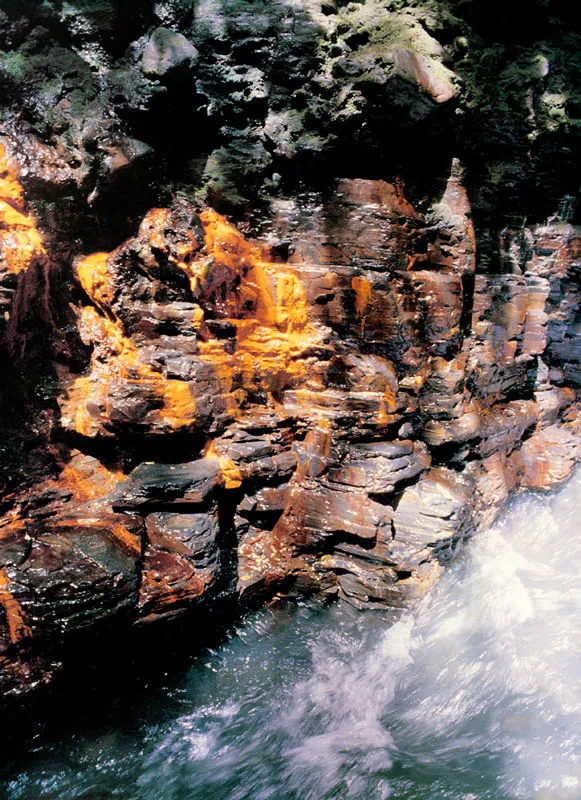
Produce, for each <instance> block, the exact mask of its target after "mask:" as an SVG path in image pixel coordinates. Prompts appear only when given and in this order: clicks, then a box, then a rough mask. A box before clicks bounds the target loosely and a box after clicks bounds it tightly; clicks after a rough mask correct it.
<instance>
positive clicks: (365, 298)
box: [351, 275, 371, 333]
mask: <svg viewBox="0 0 581 800" xmlns="http://www.w3.org/2000/svg"><path fill="white" fill-rule="evenodd" d="M351 288H352V289H353V291H354V292H355V313H356V314H357V318H358V319H360V320H361V333H363V331H364V330H365V315H366V313H367V307H368V306H369V301H370V300H371V284H370V283H369V281H368V280H367V278H364V277H363V276H362V275H356V276H355V277H354V278H352V279H351Z"/></svg>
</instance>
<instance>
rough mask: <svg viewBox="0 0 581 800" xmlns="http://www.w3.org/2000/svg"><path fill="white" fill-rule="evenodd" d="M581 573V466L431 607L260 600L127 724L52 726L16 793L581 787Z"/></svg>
mask: <svg viewBox="0 0 581 800" xmlns="http://www.w3.org/2000/svg"><path fill="white" fill-rule="evenodd" d="M580 584H581V473H580V474H578V475H577V476H576V477H575V478H574V479H573V480H572V481H570V482H569V484H568V485H567V486H566V487H565V488H564V489H562V490H561V491H560V492H559V493H558V494H556V495H554V496H543V497H541V496H538V495H527V496H523V497H521V498H519V499H517V500H516V501H515V502H514V503H513V504H512V505H511V506H510V508H509V509H508V511H507V512H506V513H505V514H504V516H503V518H502V520H501V521H500V522H499V523H498V524H497V525H496V526H495V527H494V528H492V529H491V530H489V531H488V532H486V533H484V534H481V535H479V536H477V537H475V538H474V539H473V540H472V541H471V542H469V543H468V544H467V545H466V547H465V549H464V552H463V554H462V555H461V556H460V557H459V558H458V560H457V561H456V562H455V563H454V564H453V565H452V566H451V567H449V569H448V570H447V572H446V573H445V575H444V577H443V578H442V580H441V581H440V582H439V583H438V585H437V586H436V587H435V589H434V590H433V591H432V593H431V595H430V596H429V597H427V598H426V599H425V600H424V601H422V603H421V604H420V606H419V608H417V609H416V610H415V611H414V613H413V614H406V615H404V616H402V617H400V618H399V619H398V620H397V621H396V622H395V624H389V620H388V618H387V617H386V616H385V615H384V614H382V613H380V612H368V613H363V614H362V613H359V612H356V611H355V610H353V609H351V608H350V607H348V606H347V605H345V604H339V605H334V606H331V607H323V606H321V605H319V604H315V603H312V604H311V603H304V604H300V605H299V606H298V607H297V608H295V609H290V608H285V609H265V610H262V611H259V612H257V613H255V614H253V615H251V616H249V617H248V618H246V619H245V620H244V621H243V622H242V623H240V624H239V625H238V626H237V627H236V628H234V629H233V630H232V631H231V632H230V634H229V635H228V637H227V639H226V641H225V642H224V643H223V644H222V645H221V646H219V647H217V648H216V649H215V650H208V651H206V652H204V654H203V655H202V656H200V657H198V658H196V659H195V660H193V661H192V662H191V664H190V665H189V667H188V668H187V670H184V671H182V672H181V673H180V674H179V675H178V676H174V677H173V678H172V679H169V678H168V680H167V681H165V683H164V685H163V686H159V687H157V688H156V690H155V691H153V692H150V693H149V694H148V696H147V698H145V699H143V700H142V701H141V702H140V703H138V704H134V705H133V707H128V708H126V709H125V713H124V715H123V721H122V724H120V723H119V720H118V716H119V715H117V718H116V722H115V725H110V724H109V723H107V721H106V717H107V715H106V713H105V714H103V719H101V720H100V721H99V722H98V723H96V724H94V725H91V726H90V730H87V729H85V728H84V727H83V726H73V730H72V731H71V730H68V732H67V733H62V732H61V733H60V734H59V735H58V736H56V735H55V736H53V737H52V738H50V737H49V738H45V739H43V740H42V741H41V742H40V743H39V744H38V745H37V746H36V747H34V748H33V751H32V752H31V753H30V754H29V755H28V756H27V759H26V761H25V762H24V765H23V764H22V763H21V764H20V765H19V767H18V768H16V767H14V768H12V769H10V768H9V769H8V770H7V771H5V772H4V773H3V777H2V778H0V796H2V797H6V798H7V800H45V799H48V798H50V799H51V800H57V798H58V800H73V798H74V800H105V798H123V800H327V798H341V800H343V798H345V799H348V798H356V799H357V800H383V799H387V798H397V800H404V799H405V800H440V799H441V800H444V798H446V800H485V799H486V800H517V799H518V800H520V798H535V800H579V798H581V585H580ZM160 658H163V656H162V655H160Z"/></svg>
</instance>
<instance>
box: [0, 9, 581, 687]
mask: <svg viewBox="0 0 581 800" xmlns="http://www.w3.org/2000/svg"><path fill="white" fill-rule="evenodd" d="M509 6H510V7H509ZM490 7H491V4H490V3H486V4H484V3H481V2H476V1H475V2H471V3H465V2H460V0H445V2H436V1H435V0H417V2H416V0H413V1H412V0H410V1H409V2H407V0H401V2H400V0H398V2H392V1H391V0H360V1H359V2H355V3H347V2H343V0H293V2H285V3H281V2H279V0H261V2H260V3H258V2H250V0H223V1H222V0H221V2H219V3H218V2H215V0H194V2H190V1H189V0H187V1H186V0H184V2H182V0H160V1H159V2H155V3H153V2H151V3H150V2H143V3H138V4H127V3H120V2H117V1H116V0H99V2H92V0H87V1H86V2H83V3H75V2H70V3H63V2H61V1H60V0H54V1H52V0H51V2H44V3H37V2H32V1H31V2H29V1H28V0H23V2H21V3H8V4H5V9H3V10H0V89H2V92H1V93H0V94H1V98H0V367H1V368H2V371H3V376H4V378H3V384H2V386H1V387H0V424H1V426H2V427H1V430H2V436H1V437H0V456H1V458H0V486H1V487H2V497H1V498H0V501H1V502H0V691H1V692H2V693H3V696H4V697H5V698H13V699H15V700H16V701H18V699H19V698H20V697H21V696H24V695H26V694H27V693H28V692H30V691H33V690H35V689H38V688H40V687H42V686H43V685H45V684H50V683H51V680H52V678H53V677H54V675H55V674H56V673H57V672H58V671H59V670H60V669H61V668H62V665H63V664H65V665H66V662H67V657H68V654H70V653H71V652H72V651H74V650H75V648H77V650H82V647H83V646H84V644H86V643H87V642H88V641H96V642H98V643H101V642H102V643H103V647H107V643H111V642H112V641H113V639H114V637H117V641H119V638H118V637H126V636H127V635H128V634H129V633H130V632H131V631H134V630H141V631H146V630H149V629H150V628H151V624H153V623H155V624H157V623H163V622H164V621H169V620H175V619H179V618H183V619H186V618H187V617H186V615H187V614H190V615H192V618H193V615H194V614H195V615H197V616H196V619H206V620H208V619H213V617H212V615H213V614H217V613H233V612H236V611H239V610H241V609H246V608H248V607H250V606H252V605H253V604H256V603H260V602H264V601H266V600H269V599H271V598H273V597H274V596H285V597H289V596H297V595H300V594H302V593H307V592H314V593H318V594H319V595H322V596H325V597H328V598H336V597H339V598H341V599H343V600H345V601H347V602H349V603H351V604H352V605H354V606H355V607H357V608H394V607H400V606H402V605H403V604H405V603H407V602H409V601H411V600H413V599H414V598H417V597H420V596H421V595H422V594H423V593H424V592H425V591H426V590H427V589H428V588H429V586H430V585H431V584H432V582H433V581H434V580H435V579H436V578H437V577H438V575H439V574H440V572H441V570H442V565H443V564H444V562H445V561H446V560H447V559H448V558H450V557H451V556H452V555H453V554H454V553H455V551H456V550H457V548H458V546H459V545H460V544H461V542H462V541H463V540H464V539H465V538H466V537H467V536H469V535H470V534H471V533H472V532H473V531H474V530H476V529H477V528H479V527H482V526H484V525H489V524H490V523H491V522H492V521H493V520H494V519H495V517H496V515H497V514H498V512H499V511H500V509H501V508H502V506H503V505H504V504H505V503H506V501H507V500H508V499H509V497H510V496H511V495H512V494H514V493H515V492H516V491H518V490H519V488H531V489H535V490H539V489H547V488H549V487H551V486H552V485H554V484H555V483H558V482H560V481H562V480H564V479H566V478H567V476H568V475H570V474H571V472H572V470H573V468H574V466H575V464H576V463H577V461H579V459H580V458H581V422H580V416H579V407H578V405H577V391H578V388H579V386H580V385H581V345H580V344H579V341H580V340H579V336H578V332H579V313H580V302H581V301H580V294H579V279H580V275H581V228H579V227H576V226H575V225H574V224H572V223H573V222H574V221H575V219H576V214H577V212H576V209H575V202H576V199H575V196H574V195H575V192H577V188H578V186H579V182H580V177H579V176H580V175H581V169H580V162H579V157H578V153H579V152H581V151H580V150H579V136H580V133H579V132H580V131H581V126H580V125H579V119H578V118H577V117H578V115H579V108H581V84H580V81H579V75H581V68H580V67H579V56H578V54H579V52H580V43H581V34H580V33H579V32H578V31H577V30H576V28H575V25H574V24H573V22H572V20H571V15H570V14H569V12H568V11H567V10H566V9H565V7H564V5H563V4H562V3H560V2H558V0H546V1H544V2H542V3H529V4H527V7H526V9H525V8H524V4H523V3H520V2H518V3H513V4H504V7H503V9H502V12H503V13H502V14H492V15H491V12H490V10H489V9H490ZM492 8H493V9H496V10H498V8H499V7H498V4H497V3H496V2H495V3H492ZM492 20H493V24H490V22H491V21H492ZM516 23H518V24H516ZM515 36H516V37H517V38H516V41H515Z"/></svg>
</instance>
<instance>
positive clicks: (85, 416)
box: [69, 209, 364, 482]
mask: <svg viewBox="0 0 581 800" xmlns="http://www.w3.org/2000/svg"><path fill="white" fill-rule="evenodd" d="M168 214H169V211H167V210H165V209H154V210H153V211H151V212H149V214H148V215H147V216H146V217H145V219H144V221H143V223H142V225H141V228H140V232H141V234H143V232H144V231H146V232H147V234H148V235H149V236H150V242H151V245H152V248H155V249H163V248H165V249H166V251H167V248H168V245H167V244H166V240H165V239H164V238H163V231H164V230H165V229H166V227H167V217H168ZM200 217H201V221H202V225H203V228H204V238H205V247H204V248H203V249H202V250H200V247H199V244H198V242H197V240H196V239H195V238H194V236H193V234H192V236H191V241H190V242H184V243H182V244H181V245H178V246H177V247H175V248H174V249H173V251H172V253H169V252H166V255H168V256H169V257H170V259H172V260H173V262H174V264H175V265H176V266H177V267H179V268H180V269H182V270H183V271H184V272H185V273H186V275H187V276H188V278H189V281H190V287H191V289H192V293H193V294H194V298H195V299H196V300H197V301H198V302H199V303H200V306H199V312H198V315H197V316H196V317H195V319H194V327H196V328H201V327H202V326H203V314H204V312H203V308H202V306H203V305H204V302H205V301H206V302H207V300H208V297H211V296H212V292H214V291H215V290H216V289H217V288H218V287H219V286H220V285H222V286H226V287H227V291H226V292H225V296H224V298H223V310H224V311H225V312H226V314H227V315H230V316H228V317H227V318H226V320H227V321H228V322H230V323H232V325H233V326H234V327H235V329H236V339H235V347H234V348H232V347H231V346H228V345H226V344H225V343H224V342H222V341H219V340H217V339H212V338H209V339H206V340H205V341H204V340H203V338H202V337H201V338H200V340H199V342H198V357H199V358H200V359H201V360H202V361H204V362H206V363H207V364H209V365H211V367H212V372H213V377H214V378H215V379H216V380H217V381H218V382H219V384H220V386H221V391H222V392H223V396H224V398H225V399H224V403H225V406H226V411H227V412H230V413H235V412H236V410H237V408H238V407H239V406H240V404H241V403H242V402H243V401H244V398H245V391H244V390H246V391H249V390H256V389H262V390H264V391H265V392H276V391H279V390H280V389H282V388H286V387H288V386H293V387H296V386H299V385H300V384H301V383H303V382H304V381H306V380H307V377H308V363H307V361H306V360H305V358H304V353H305V351H306V350H307V349H308V348H311V347H314V346H317V345H320V344H322V333H321V332H320V330H318V329H317V328H315V327H314V326H313V325H312V324H310V323H309V320H308V303H307V297H306V295H305V292H304V289H303V287H302V284H301V282H300V280H299V279H298V277H297V276H296V274H294V273H293V272H290V271H289V270H286V269H285V268H284V265H281V264H275V263H271V262H270V261H268V260H267V259H266V258H265V257H264V253H263V250H262V248H261V247H259V246H258V245H256V244H253V243H251V242H248V241H246V239H245V238H244V237H243V236H242V234H241V233H240V232H239V231H238V230H237V229H236V228H235V227H234V226H233V225H231V224H230V223H229V222H228V221H227V220H226V219H225V218H224V217H222V216H221V215H219V214H217V213H216V212H215V211H212V210H206V211H203V212H202V214H201V215H200ZM176 250H177V255H176ZM113 255H114V254H112V255H111V256H108V254H106V253H95V254H93V255H91V256H88V257H87V258H85V259H84V260H82V261H80V262H79V263H77V265H76V272H77V276H78V278H79V281H80V283H81V285H82V287H83V289H84V290H85V292H86V294H87V295H88V297H89V298H90V299H91V301H92V302H93V304H94V305H93V306H87V307H85V308H84V309H83V311H82V313H81V317H80V320H79V330H80V333H81V337H82V339H83V341H84V342H85V343H86V344H87V345H91V346H92V347H93V356H92V365H91V373H90V375H89V376H88V377H82V378H79V379H77V380H76V382H75V383H74V385H73V386H72V387H70V389H69V409H71V407H72V408H74V409H76V410H75V411H74V412H73V413H72V416H74V427H75V429H76V430H77V431H78V432H79V433H81V434H83V435H93V434H94V433H95V432H96V430H97V427H98V425H99V419H101V420H106V419H107V418H108V399H107V398H108V395H109V390H108V387H109V385H110V384H111V382H112V381H123V382H124V383H127V384H128V385H130V384H132V383H134V382H138V383H141V384H142V385H144V386H145V385H147V388H148V392H150V393H152V394H153V395H154V396H155V399H156V400H157V401H158V402H161V405H162V408H161V409H160V410H159V416H160V418H161V419H162V420H163V421H164V423H165V425H166V427H169V428H170V429H173V430H179V429H182V428H185V427H188V426H191V425H193V424H195V423H196V418H197V415H198V413H199V408H198V404H197V403H196V400H195V398H194V397H193V396H192V392H191V389H190V385H189V384H188V383H187V382H185V381H179V380H169V379H167V378H165V377H164V376H163V375H162V374H161V373H160V372H157V371H155V370H154V369H153V368H152V367H151V366H149V365H147V364H144V363H142V361H141V360H140V352H139V347H138V346H137V345H136V344H135V343H134V342H133V341H132V340H131V339H130V338H129V337H127V336H126V335H125V333H124V330H123V325H122V323H121V322H120V321H118V320H117V319H116V318H115V314H114V312H113V310H112V308H111V304H112V300H113V295H114V291H115V288H114V286H113V281H112V279H111V276H110V275H109V274H108V271H107V260H108V258H110V257H111V258H112V257H113ZM148 270H149V271H150V272H151V270H152V268H151V267H148ZM152 277H154V276H153V275H152ZM218 281H219V282H220V283H218ZM363 291H364V290H363ZM234 384H236V386H238V387H241V388H240V389H237V390H235V391H233V386H234ZM96 408H99V409H100V410H99V412H98V414H97V417H98V419H96V414H95V409H96ZM90 409H91V410H90ZM69 415H71V412H70V411H69ZM231 480H232V481H233V482H235V481H236V480H237V478H236V476H234V477H232V478H231Z"/></svg>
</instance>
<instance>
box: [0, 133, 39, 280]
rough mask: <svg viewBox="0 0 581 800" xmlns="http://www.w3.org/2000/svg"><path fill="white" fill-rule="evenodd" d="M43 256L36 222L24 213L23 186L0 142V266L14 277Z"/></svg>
mask: <svg viewBox="0 0 581 800" xmlns="http://www.w3.org/2000/svg"><path fill="white" fill-rule="evenodd" d="M45 255H46V252H45V249H44V247H43V244H42V238H41V236H40V233H39V232H38V229H37V227H36V222H35V221H34V218H33V217H32V216H31V215H30V214H27V212H26V207H25V203H24V195H23V190H22V187H21V185H20V183H19V182H18V178H17V176H16V175H15V173H14V171H13V169H12V168H11V166H10V164H9V162H8V158H7V155H6V149H5V147H4V145H2V144H1V143H0V263H1V265H2V267H3V268H4V269H6V270H8V272H12V273H15V274H17V273H19V272H23V271H24V270H26V269H28V267H29V266H30V265H31V264H32V262H33V261H35V260H38V259H41V258H43V257H44V256H45Z"/></svg>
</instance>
